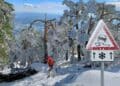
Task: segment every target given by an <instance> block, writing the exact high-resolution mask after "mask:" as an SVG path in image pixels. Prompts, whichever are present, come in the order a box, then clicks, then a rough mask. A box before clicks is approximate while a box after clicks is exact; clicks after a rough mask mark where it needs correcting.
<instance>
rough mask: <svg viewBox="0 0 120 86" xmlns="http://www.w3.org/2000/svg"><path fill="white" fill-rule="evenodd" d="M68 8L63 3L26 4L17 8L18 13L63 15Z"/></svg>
mask: <svg viewBox="0 0 120 86" xmlns="http://www.w3.org/2000/svg"><path fill="white" fill-rule="evenodd" d="M66 8H67V7H66V6H64V5H62V4H61V3H55V2H47V3H45V2H44V3H40V4H36V5H33V4H30V3H25V4H23V5H19V6H15V10H16V12H39V13H52V14H62V13H63V11H64V10H65V9H66Z"/></svg>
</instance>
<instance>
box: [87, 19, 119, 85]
mask: <svg viewBox="0 0 120 86" xmlns="http://www.w3.org/2000/svg"><path fill="white" fill-rule="evenodd" d="M86 49H88V50H90V51H91V61H100V62H101V86H104V62H105V61H114V52H113V51H115V50H119V46H118V44H117V43H116V41H115V40H114V38H113V36H112V34H111V32H110V31H109V29H108V27H107V25H106V24H105V23H104V21H103V20H102V19H101V20H100V21H99V22H98V24H97V26H96V28H95V30H94V31H93V33H92V35H91V37H90V39H89V41H88V44H87V46H86Z"/></svg>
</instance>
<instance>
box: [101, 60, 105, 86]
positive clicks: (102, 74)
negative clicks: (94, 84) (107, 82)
mask: <svg viewBox="0 0 120 86" xmlns="http://www.w3.org/2000/svg"><path fill="white" fill-rule="evenodd" d="M101 86H104V61H102V62H101Z"/></svg>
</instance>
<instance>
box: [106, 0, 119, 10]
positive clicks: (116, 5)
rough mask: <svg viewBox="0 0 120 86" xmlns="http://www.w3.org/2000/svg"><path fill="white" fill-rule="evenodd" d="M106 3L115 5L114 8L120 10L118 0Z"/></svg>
mask: <svg viewBox="0 0 120 86" xmlns="http://www.w3.org/2000/svg"><path fill="white" fill-rule="evenodd" d="M115 1H119V0H115ZM106 4H111V5H115V7H116V9H117V10H120V1H119V2H107V3H106Z"/></svg>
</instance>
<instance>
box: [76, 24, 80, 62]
mask: <svg viewBox="0 0 120 86" xmlns="http://www.w3.org/2000/svg"><path fill="white" fill-rule="evenodd" d="M76 29H77V30H78V24H76ZM80 47H81V46H80V44H78V45H77V54H78V55H77V56H78V61H80V60H81V52H80Z"/></svg>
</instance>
